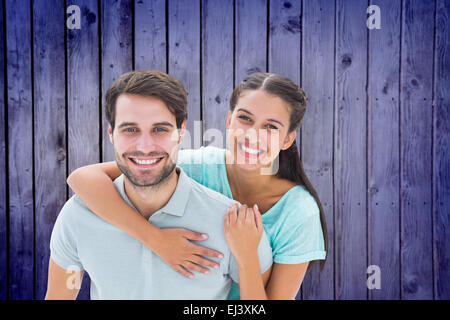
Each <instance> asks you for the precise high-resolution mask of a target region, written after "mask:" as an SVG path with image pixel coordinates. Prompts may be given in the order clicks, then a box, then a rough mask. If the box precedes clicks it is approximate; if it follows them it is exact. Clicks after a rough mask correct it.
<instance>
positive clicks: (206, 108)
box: [202, 0, 234, 147]
mask: <svg viewBox="0 0 450 320" xmlns="http://www.w3.org/2000/svg"><path fill="white" fill-rule="evenodd" d="M231 17H233V1H232V0H226V1H203V2H202V41H203V44H202V86H203V87H202V101H203V103H202V108H203V109H202V116H203V129H204V130H205V134H206V133H207V131H208V130H210V129H215V130H219V131H220V132H221V133H222V136H223V141H221V142H217V144H216V143H215V141H212V143H214V145H220V144H221V145H222V147H226V144H225V134H226V129H225V122H226V116H227V113H228V111H229V110H230V96H231V92H232V91H233V54H234V43H233V23H232V19H231Z"/></svg>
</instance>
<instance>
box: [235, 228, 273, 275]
mask: <svg viewBox="0 0 450 320" xmlns="http://www.w3.org/2000/svg"><path fill="white" fill-rule="evenodd" d="M258 257H259V266H260V268H261V273H264V272H266V271H267V270H268V269H269V268H270V266H271V265H272V263H273V258H272V248H271V247H270V243H269V239H268V238H267V234H266V232H263V235H262V237H261V241H260V242H259V246H258ZM229 275H230V277H231V279H233V281H234V282H236V283H239V270H238V265H237V262H236V259H235V258H234V256H233V255H232V254H230V262H229Z"/></svg>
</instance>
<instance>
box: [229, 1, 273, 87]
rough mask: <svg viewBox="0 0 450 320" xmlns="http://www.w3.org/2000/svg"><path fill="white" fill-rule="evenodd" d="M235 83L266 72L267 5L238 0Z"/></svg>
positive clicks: (264, 2) (262, 2) (261, 2)
mask: <svg viewBox="0 0 450 320" xmlns="http://www.w3.org/2000/svg"><path fill="white" fill-rule="evenodd" d="M235 5H236V13H235V14H236V18H235V19H236V31H235V32H236V33H235V37H236V43H235V45H236V47H235V59H236V65H235V83H236V84H238V83H239V82H241V81H242V80H243V79H244V78H245V77H246V76H248V75H249V74H252V73H255V72H266V71H267V70H266V63H267V57H266V56H267V55H266V51H267V4H266V1H265V0H236V4H235Z"/></svg>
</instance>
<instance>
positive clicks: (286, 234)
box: [273, 197, 326, 264]
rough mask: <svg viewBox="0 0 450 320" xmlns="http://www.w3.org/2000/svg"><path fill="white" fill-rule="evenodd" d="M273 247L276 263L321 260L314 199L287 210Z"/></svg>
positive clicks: (322, 249) (319, 227) (321, 240)
mask: <svg viewBox="0 0 450 320" xmlns="http://www.w3.org/2000/svg"><path fill="white" fill-rule="evenodd" d="M273 246H274V262H276V263H282V264H297V263H303V262H307V261H313V260H323V259H325V257H326V251H325V247H324V237H323V232H322V225H321V222H320V213H319V207H318V206H317V203H316V202H315V200H314V198H312V197H311V198H310V199H305V201H303V202H302V203H301V204H298V205H297V206H294V205H293V206H291V207H290V209H289V210H288V212H287V214H286V219H285V220H284V221H283V224H282V225H281V226H280V230H279V233H278V236H277V237H276V240H275V243H274V244H273Z"/></svg>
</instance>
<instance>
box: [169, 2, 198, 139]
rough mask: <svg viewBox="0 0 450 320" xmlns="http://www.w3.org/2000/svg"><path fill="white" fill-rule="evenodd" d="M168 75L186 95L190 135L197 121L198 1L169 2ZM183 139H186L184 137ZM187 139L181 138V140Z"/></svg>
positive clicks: (187, 126)
mask: <svg viewBox="0 0 450 320" xmlns="http://www.w3.org/2000/svg"><path fill="white" fill-rule="evenodd" d="M168 19H169V44H168V45H169V61H168V65H169V74H170V75H172V76H174V77H175V78H177V79H179V80H180V81H181V82H183V84H184V87H185V89H186V92H187V95H188V97H187V98H188V104H187V112H188V120H187V124H186V130H188V131H189V132H190V134H191V136H192V133H193V132H194V120H196V121H199V120H200V114H201V111H200V108H201V102H200V101H201V96H200V92H201V91H200V88H201V82H200V72H201V70H200V0H195V1H189V2H186V1H182V0H174V1H169V18H168ZM186 138H188V137H187V136H186ZM187 142H188V139H186V140H185V143H187Z"/></svg>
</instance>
